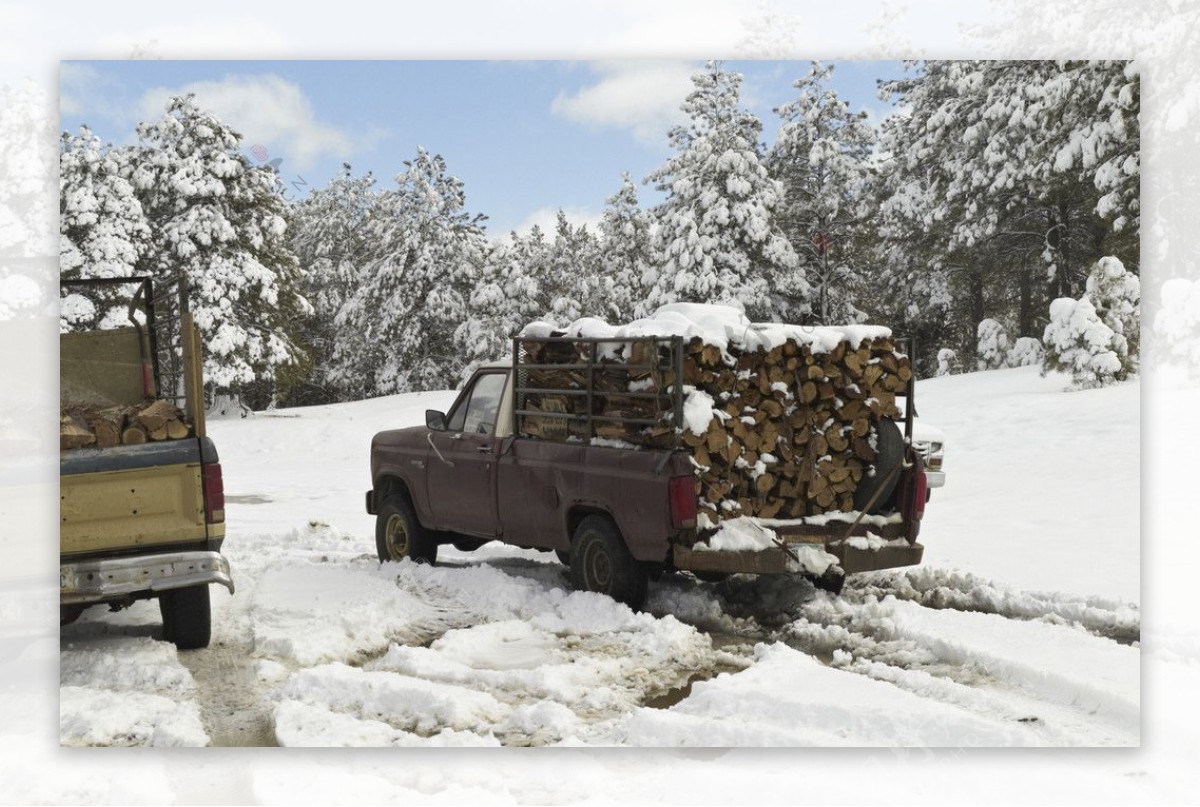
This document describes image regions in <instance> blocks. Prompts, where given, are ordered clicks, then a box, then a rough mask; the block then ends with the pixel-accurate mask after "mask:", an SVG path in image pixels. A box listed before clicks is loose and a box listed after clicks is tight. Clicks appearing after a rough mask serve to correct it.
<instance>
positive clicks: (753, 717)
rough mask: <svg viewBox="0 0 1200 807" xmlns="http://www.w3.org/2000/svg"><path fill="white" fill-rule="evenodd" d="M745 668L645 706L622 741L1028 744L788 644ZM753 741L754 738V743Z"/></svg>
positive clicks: (758, 655) (991, 724)
mask: <svg viewBox="0 0 1200 807" xmlns="http://www.w3.org/2000/svg"><path fill="white" fill-rule="evenodd" d="M754 651H755V652H754V656H755V659H754V661H755V663H754V665H753V666H752V667H750V668H749V669H747V670H745V671H744V672H740V673H735V674H722V675H718V676H717V677H715V678H713V679H711V680H708V681H701V682H698V683H696V684H695V685H694V686H693V687H692V693H691V696H690V697H688V698H687V699H686V700H684V701H682V702H680V703H679V704H678V705H676V706H674V707H672V708H671V709H670V710H666V711H662V710H651V709H642V710H639V711H638V712H636V713H635V714H633V715H631V716H630V717H629V718H628V719H627V720H625V721H624V723H623V725H622V727H621V735H622V737H623V739H624V740H625V741H626V742H628V743H631V744H634V745H656V746H701V747H708V746H736V745H739V744H747V743H749V744H753V745H795V746H864V745H867V746H914V747H930V746H950V747H958V746H960V745H961V744H962V738H963V737H970V738H971V744H972V745H1009V746H1012V745H1028V744H1029V736H1028V734H1027V733H1025V732H1023V731H1021V729H1020V727H1019V726H1005V725H1003V724H1001V723H999V722H996V721H989V720H986V719H983V718H980V717H977V716H975V715H972V714H969V713H965V712H963V711H962V710H959V709H956V708H954V707H952V706H949V705H946V704H941V703H937V702H935V701H930V700H928V699H926V698H921V697H918V696H916V695H913V694H910V693H907V692H904V691H901V690H898V689H897V688H896V687H894V686H891V685H890V684H886V683H882V682H879V681H875V680H872V679H870V678H866V677H864V676H861V675H856V674H853V673H847V672H844V671H841V670H837V669H832V668H829V667H826V666H825V665H823V664H821V663H820V662H819V661H818V660H816V659H815V658H813V657H812V656H809V655H806V654H804V653H801V652H799V651H797V650H793V649H792V648H790V647H787V646H786V645H782V644H774V645H765V644H760V645H757V646H756V647H755V649H754ZM751 738H754V739H751Z"/></svg>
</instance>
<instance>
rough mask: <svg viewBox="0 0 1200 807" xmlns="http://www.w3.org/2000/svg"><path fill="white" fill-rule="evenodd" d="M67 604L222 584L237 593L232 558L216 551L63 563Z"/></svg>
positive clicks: (61, 574)
mask: <svg viewBox="0 0 1200 807" xmlns="http://www.w3.org/2000/svg"><path fill="white" fill-rule="evenodd" d="M58 575H59V591H60V602H61V603H62V604H63V605H72V604H77V603H88V602H103V601H104V600H109V599H113V598H116V597H122V596H125V595H128V594H136V593H139V592H143V591H168V590H170V589H173V588H187V587H188V586H197V585H204V584H208V583H219V584H220V585H222V586H225V588H227V589H229V593H230V594H232V593H233V578H232V577H231V576H230V573H229V561H227V560H226V559H225V558H224V557H222V556H221V555H220V554H218V553H216V552H170V553H167V554H163V555H149V556H147V557H141V558H112V559H110V560H84V561H77V562H74V563H63V564H61V565H60V566H59V567H58Z"/></svg>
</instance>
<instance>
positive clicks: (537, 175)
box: [59, 59, 903, 238]
mask: <svg viewBox="0 0 1200 807" xmlns="http://www.w3.org/2000/svg"><path fill="white" fill-rule="evenodd" d="M725 64H726V66H727V67H728V68H730V69H733V70H736V71H738V72H740V73H742V75H743V76H744V83H743V85H742V102H743V105H744V106H746V107H747V108H749V109H750V110H751V111H753V112H754V113H755V114H756V115H757V116H758V117H759V119H760V120H761V121H762V122H763V139H764V141H765V142H767V143H770V142H772V141H773V140H774V137H775V132H776V129H777V128H778V122H779V119H778V116H777V115H776V114H775V113H774V112H773V111H772V110H773V109H774V108H775V107H777V106H779V105H780V104H782V103H785V102H787V101H789V100H791V99H792V98H793V97H794V94H795V90H794V88H793V86H792V85H793V83H794V82H795V80H796V79H798V78H800V77H802V76H803V75H804V74H805V73H807V71H808V68H809V63H808V62H802V61H728V62H726V63H725ZM835 65H836V66H835V69H834V76H833V86H834V88H835V89H836V90H837V91H838V93H839V94H840V95H841V96H842V97H843V98H845V99H846V100H847V101H848V102H849V103H850V105H851V108H852V109H855V110H858V109H865V110H866V111H867V112H868V114H870V115H872V116H873V118H874V119H878V118H881V117H882V116H884V115H886V114H887V111H888V105H887V104H886V103H885V102H883V101H880V100H879V99H878V98H877V96H876V79H878V78H883V77H896V76H899V75H901V74H902V72H903V67H902V65H901V63H899V62H836V63H835ZM702 66H703V63H702V62H699V61H683V60H670V61H668V60H624V61H519V60H518V61H441V60H439V61H170V60H161V59H151V60H127V61H112V60H108V61H100V60H93V61H64V62H63V63H62V65H61V67H60V75H59V81H60V96H59V103H60V115H61V121H60V123H61V128H62V129H63V130H64V131H69V132H75V131H77V130H78V128H79V126H81V125H84V124H86V125H87V126H88V127H89V128H91V129H92V131H93V132H95V133H96V134H97V135H98V136H99V137H100V138H101V139H102V140H104V141H105V142H115V143H128V142H134V141H135V140H136V134H135V130H136V126H137V123H138V122H139V121H148V120H153V119H155V118H157V117H159V116H160V115H161V114H162V113H163V109H164V107H165V104H166V101H167V99H168V98H169V97H170V96H171V95H173V94H178V93H181V92H194V93H195V94H196V97H197V100H198V101H199V103H200V104H201V106H202V107H206V108H209V109H211V110H212V111H214V112H216V113H217V114H218V116H220V117H221V118H222V119H223V120H225V121H226V122H227V123H228V124H230V125H231V126H232V127H233V128H234V129H235V130H236V131H238V132H239V133H241V134H242V136H243V138H244V142H243V153H244V154H245V155H246V157H247V159H249V160H250V161H251V162H252V163H253V164H270V163H274V162H275V161H276V160H278V161H279V162H277V163H275V165H276V167H277V169H278V170H279V172H280V175H281V177H282V178H283V180H284V183H285V187H286V188H287V195H288V197H289V198H290V199H293V200H295V199H301V198H303V197H304V196H306V195H307V194H308V192H309V191H310V190H311V189H313V188H319V187H322V186H323V185H325V184H326V183H327V182H328V181H329V179H330V178H332V177H333V176H335V175H336V173H337V172H338V171H339V170H340V167H341V165H342V163H343V162H349V163H350V164H351V166H352V169H353V171H354V173H355V174H360V173H365V172H367V171H371V172H372V173H373V174H374V175H375V176H376V177H377V178H378V179H379V185H378V187H392V186H393V185H394V177H395V176H396V175H397V174H398V173H400V172H401V171H403V170H404V161H405V160H408V159H411V158H412V157H413V155H415V154H416V153H417V149H418V148H419V147H423V148H425V149H426V150H427V151H430V152H433V153H438V154H441V155H442V156H443V157H444V158H445V159H446V163H447V168H448V170H449V172H450V173H451V174H453V175H454V176H457V177H458V178H459V179H461V180H462V181H463V183H464V186H465V191H466V196H467V212H469V213H471V214H473V215H474V214H479V213H481V214H484V215H485V216H487V221H486V227H487V230H488V233H489V235H490V236H492V237H493V238H495V237H502V236H504V235H506V234H507V233H508V232H509V231H511V230H518V231H524V230H526V229H527V228H528V227H529V226H530V225H531V224H534V223H537V224H540V225H541V226H542V227H543V228H546V227H547V226H549V227H550V228H552V227H553V224H554V219H555V214H556V212H557V210H558V209H559V208H562V209H563V210H564V211H565V212H566V213H567V215H568V217H569V218H570V219H571V220H572V221H575V222H577V223H585V222H587V223H591V222H596V221H598V220H599V219H600V217H601V215H602V213H603V210H604V205H605V200H606V199H607V198H608V197H609V196H612V195H613V194H614V193H616V192H617V190H618V189H619V188H620V185H621V174H622V172H625V171H628V172H629V173H630V175H631V176H632V177H633V179H634V181H635V182H636V183H638V186H639V195H640V197H641V201H642V203H643V204H648V203H653V202H654V201H655V200H656V199H657V198H659V194H658V193H657V192H656V191H654V189H653V188H652V187H651V186H650V185H643V184H642V180H644V179H645V177H646V175H647V174H648V173H650V172H651V171H653V170H654V169H655V168H657V167H658V166H660V165H662V163H663V162H664V161H665V160H666V158H667V157H668V156H669V155H670V154H671V148H670V146H669V144H668V142H667V134H666V133H667V130H668V129H669V128H670V127H671V126H672V125H674V124H675V123H680V122H682V121H683V120H684V116H683V113H682V112H681V111H680V109H679V107H680V104H681V103H682V102H683V100H684V98H685V97H686V96H687V94H688V93H689V92H690V91H691V89H692V83H691V80H690V76H691V75H692V73H694V72H695V71H696V70H698V69H700V68H701V67H702Z"/></svg>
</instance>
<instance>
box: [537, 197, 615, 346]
mask: <svg viewBox="0 0 1200 807" xmlns="http://www.w3.org/2000/svg"><path fill="white" fill-rule="evenodd" d="M548 268H549V272H550V276H549V280H548V289H547V290H548V291H549V293H550V294H551V295H552V296H551V299H550V314H551V318H553V319H554V320H556V321H558V322H562V323H567V322H571V321H573V320H576V319H579V318H580V317H583V316H589V317H591V316H602V315H603V314H604V311H605V305H604V303H605V299H606V297H607V294H606V292H607V290H608V287H609V284H608V283H606V282H605V278H604V276H603V270H602V268H601V261H600V243H599V241H597V240H596V236H595V235H593V234H592V232H591V231H590V230H588V228H587V225H585V224H581V225H579V226H577V227H576V226H572V225H571V222H570V221H569V220H568V219H567V215H566V213H565V212H563V211H562V210H561V209H560V210H559V211H558V215H557V218H556V220H555V227H554V243H553V244H552V245H551V246H550V263H549V267H548Z"/></svg>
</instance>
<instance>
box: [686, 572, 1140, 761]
mask: <svg viewBox="0 0 1200 807" xmlns="http://www.w3.org/2000/svg"><path fill="white" fill-rule="evenodd" d="M923 571H925V572H927V574H925V575H923V579H921V578H920V577H919V578H918V583H919V585H900V586H898V590H899V591H900V592H901V594H902V596H901V597H898V598H897V597H892V598H888V597H887V596H886V594H884V596H883V597H880V596H878V594H877V593H876V592H879V593H883V592H887V593H890V591H888V590H887V588H886V585H885V584H886V583H887V582H888V581H889V580H890V579H894V578H897V577H899V578H902V579H904V578H905V575H904V574H903V573H901V574H891V575H880V574H876V575H873V576H871V578H870V579H869V580H867V581H864V582H862V583H859V584H858V585H856V586H855V588H853V589H850V590H849V592H847V593H844V595H843V596H841V597H835V596H832V595H829V594H827V593H824V592H820V591H816V590H814V589H813V588H812V587H811V586H810V585H808V584H807V583H805V582H804V581H803V580H797V579H792V580H788V579H787V578H774V579H772V578H753V577H745V576H735V577H732V578H730V579H729V580H727V581H725V582H723V583H720V584H717V585H714V586H711V587H710V588H709V587H706V586H705V584H703V583H694V584H692V585H690V586H689V585H688V584H687V583H681V584H675V585H676V586H677V587H678V588H679V589H680V590H686V591H689V592H690V596H691V597H693V598H697V599H703V596H704V593H705V591H706V590H707V593H708V596H709V597H711V598H712V600H713V601H714V602H715V603H717V604H718V605H719V608H720V610H721V612H722V613H723V614H724V615H725V617H726V619H725V621H724V622H723V621H722V620H721V619H714V618H712V617H711V615H707V616H706V617H705V618H704V619H700V620H696V621H693V622H692V624H694V625H696V626H697V627H698V628H699V629H701V630H705V631H706V632H710V633H712V634H713V635H714V636H715V635H717V634H719V633H720V632H721V631H722V630H729V629H730V628H731V627H732V631H733V632H735V633H736V635H737V636H738V637H739V638H740V639H741V640H743V641H746V640H757V641H762V642H765V643H768V644H769V643H771V642H781V643H784V644H787V645H788V646H790V647H792V648H794V649H797V650H800V651H801V652H804V653H806V654H808V655H810V656H813V657H815V658H817V659H818V660H820V661H822V662H824V663H825V664H827V665H829V666H831V667H834V668H838V669H843V670H845V671H847V672H853V673H857V674H861V675H866V676H868V677H871V678H874V679H877V680H881V681H886V682H888V683H891V684H893V685H895V686H897V687H899V688H901V689H904V690H906V691H909V692H911V693H913V694H917V695H919V696H921V697H927V698H930V699H932V700H937V701H939V702H943V703H946V704H949V705H954V706H957V707H958V708H962V709H964V710H966V711H969V712H971V713H974V714H977V715H979V716H980V717H984V718H988V719H992V720H997V721H1001V722H1018V723H1021V724H1023V725H1024V726H1025V727H1026V728H1027V729H1028V730H1029V732H1030V734H1031V738H1032V741H1033V742H1035V743H1036V744H1045V745H1135V744H1136V743H1137V742H1138V703H1137V699H1138V690H1137V682H1136V672H1137V658H1136V654H1137V652H1138V651H1137V649H1136V648H1132V647H1128V646H1124V645H1122V644H1118V643H1115V642H1112V641H1109V640H1108V639H1109V638H1110V637H1109V636H1106V635H1105V634H1106V633H1112V632H1113V631H1106V630H1100V629H1099V628H1103V627H1104V626H1114V627H1116V628H1117V632H1120V631H1128V630H1129V626H1130V625H1131V624H1132V626H1133V630H1137V615H1136V610H1134V611H1133V612H1132V615H1131V614H1130V613H1129V612H1127V611H1123V610H1122V607H1121V605H1120V604H1116V605H1115V606H1114V605H1113V604H1108V603H1105V602H1104V601H1102V600H1100V599H1098V598H1093V599H1090V600H1080V599H1072V598H1069V597H1066V596H1063V595H1026V594H1025V593H1024V592H1020V591H1016V590H1013V589H1001V588H999V587H996V586H994V585H993V584H988V583H984V582H983V581H980V580H978V579H977V578H973V577H972V576H970V575H963V574H961V573H957V572H947V571H945V570H937V569H931V570H923ZM910 574H911V572H910ZM852 579H853V578H852ZM933 582H938V583H939V584H940V585H936V586H935V585H931V583H933ZM955 583H957V584H960V585H963V586H964V588H963V589H961V590H956V589H954V588H953V587H952V584H955ZM948 584H951V585H948ZM922 591H924V592H927V593H928V595H927V596H924V597H922V596H921V592H922ZM948 591H949V593H947V592H948ZM903 595H908V596H903ZM955 595H957V597H956V596H955ZM948 602H955V603H956V604H959V605H964V606H966V605H970V604H974V606H975V607H962V608H957V609H955V608H949V607H943V608H938V607H936V605H938V604H945V603H948ZM1038 602H1045V603H1049V604H1050V606H1051V613H1050V614H1049V618H1037V617H1036V616H1035V612H1034V608H1035V607H1036V603H1038ZM989 605H990V606H992V607H988V606H989ZM691 610H692V611H693V612H694V613H704V609H703V608H699V607H696V606H693V607H692V609H691ZM1067 614H1070V615H1072V616H1076V617H1079V616H1080V615H1083V616H1084V618H1085V619H1086V620H1087V622H1088V625H1089V626H1090V627H1091V628H1092V629H1091V630H1086V629H1082V630H1081V629H1080V628H1081V627H1086V626H1084V625H1082V624H1081V622H1082V621H1083V620H1081V619H1076V620H1074V621H1068V620H1067V619H1066V617H1065V615H1067ZM689 621H690V620H689ZM964 623H965V624H964ZM996 633H998V634H1000V635H1002V636H1003V637H1004V638H1003V639H1002V640H1000V641H992V642H984V641H980V640H979V639H973V638H972V637H973V635H977V636H987V635H991V634H996ZM1124 635H1126V636H1128V635H1129V633H1127V632H1126V633H1125V634H1124ZM1064 643H1065V644H1066V645H1070V646H1071V647H1072V652H1074V653H1077V654H1080V655H1082V656H1089V657H1094V658H1095V659H1096V665H1097V666H1099V667H1109V668H1112V669H1114V670H1118V671H1120V670H1123V671H1124V672H1125V673H1126V675H1125V679H1126V680H1117V681H1112V680H1106V676H1105V674H1104V673H1103V672H1097V671H1096V670H1094V669H1090V670H1089V669H1087V665H1086V664H1084V665H1082V668H1083V669H1082V670H1081V669H1080V666H1079V665H1073V664H1066V665H1065V666H1064V665H1063V664H1062V660H1061V659H1059V660H1055V659H1053V658H1043V656H1045V650H1044V649H1043V650H1042V651H1041V652H1040V653H1039V652H1037V650H1038V648H1039V647H1040V648H1045V647H1047V646H1054V645H1062V644H1064ZM1022 645H1024V646H1025V649H1024V650H1022ZM1023 653H1032V655H1033V656H1034V658H1032V659H1030V658H1025V657H1023ZM1130 674H1131V675H1132V677H1133V680H1128V679H1129V675H1130ZM1118 677H1119V676H1118Z"/></svg>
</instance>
